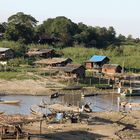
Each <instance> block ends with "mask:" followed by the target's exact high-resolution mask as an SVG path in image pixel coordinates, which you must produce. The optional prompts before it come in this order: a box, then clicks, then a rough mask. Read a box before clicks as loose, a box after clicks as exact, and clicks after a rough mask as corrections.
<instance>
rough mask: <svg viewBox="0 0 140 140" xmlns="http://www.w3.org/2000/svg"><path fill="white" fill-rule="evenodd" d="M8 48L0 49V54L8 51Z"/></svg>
mask: <svg viewBox="0 0 140 140" xmlns="http://www.w3.org/2000/svg"><path fill="white" fill-rule="evenodd" d="M9 49H10V48H0V52H5V51H7V50H9Z"/></svg>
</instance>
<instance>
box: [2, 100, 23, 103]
mask: <svg viewBox="0 0 140 140" xmlns="http://www.w3.org/2000/svg"><path fill="white" fill-rule="evenodd" d="M20 102H21V101H20V100H13V101H12V100H0V104H19V103H20Z"/></svg>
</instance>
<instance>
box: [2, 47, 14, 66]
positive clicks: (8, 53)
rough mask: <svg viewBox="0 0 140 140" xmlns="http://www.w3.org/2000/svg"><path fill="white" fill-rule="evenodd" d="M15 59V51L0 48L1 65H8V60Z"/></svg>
mask: <svg viewBox="0 0 140 140" xmlns="http://www.w3.org/2000/svg"><path fill="white" fill-rule="evenodd" d="M12 58H14V51H13V50H12V49H10V48H0V64H2V65H6V64H7V60H9V59H12Z"/></svg>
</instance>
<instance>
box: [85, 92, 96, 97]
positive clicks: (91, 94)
mask: <svg viewBox="0 0 140 140" xmlns="http://www.w3.org/2000/svg"><path fill="white" fill-rule="evenodd" d="M97 95H98V93H85V94H82V97H90V96H97Z"/></svg>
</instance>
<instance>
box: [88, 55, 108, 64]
mask: <svg viewBox="0 0 140 140" xmlns="http://www.w3.org/2000/svg"><path fill="white" fill-rule="evenodd" d="M105 58H107V56H102V55H93V56H92V57H91V58H90V59H89V61H91V62H101V61H103V60H104V59H105Z"/></svg>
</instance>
